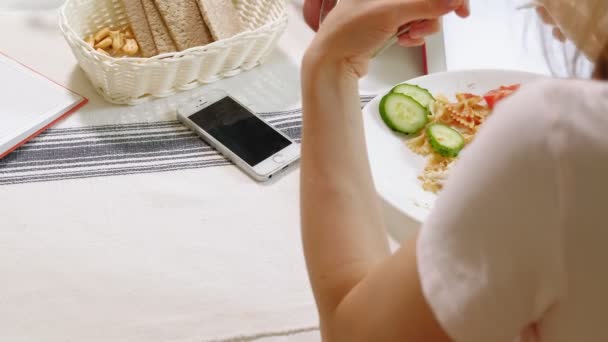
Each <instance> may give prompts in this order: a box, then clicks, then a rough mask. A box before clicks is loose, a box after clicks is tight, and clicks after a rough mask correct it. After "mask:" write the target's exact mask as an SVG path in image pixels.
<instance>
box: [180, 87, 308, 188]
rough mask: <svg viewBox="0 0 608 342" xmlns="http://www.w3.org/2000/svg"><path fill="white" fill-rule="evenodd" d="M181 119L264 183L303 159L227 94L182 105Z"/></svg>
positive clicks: (297, 149) (290, 143) (297, 150)
mask: <svg viewBox="0 0 608 342" xmlns="http://www.w3.org/2000/svg"><path fill="white" fill-rule="evenodd" d="M177 117H178V119H179V120H180V121H181V122H182V123H184V124H185V125H186V126H188V127H189V128H190V129H192V130H193V131H194V132H196V133H197V134H198V135H199V136H200V137H201V138H203V140H205V141H206V142H207V143H209V145H211V146H212V147H214V148H215V149H217V150H218V151H219V152H220V153H221V154H223V155H224V156H225V157H226V158H228V159H230V160H231V161H232V162H233V163H234V164H236V165H237V166H238V167H239V168H241V169H242V170H243V171H244V172H245V173H247V174H248V175H249V176H251V177H252V178H253V179H255V180H257V181H260V182H264V181H267V180H270V179H271V178H272V177H273V176H275V175H277V173H279V172H281V171H284V170H286V169H287V168H288V167H289V166H290V165H292V164H293V163H294V162H296V161H297V160H298V159H300V145H299V144H298V143H296V142H294V141H292V140H291V139H289V137H287V136H286V135H285V134H283V133H282V132H280V131H278V130H276V129H275V128H274V127H272V126H271V125H269V124H268V123H266V122H265V121H264V120H263V119H262V118H260V117H259V116H257V115H256V114H254V113H253V111H251V110H249V109H248V108H247V107H246V106H245V105H243V104H242V103H240V102H239V101H237V100H235V99H234V98H232V97H231V96H229V95H228V94H227V93H226V92H224V91H220V90H214V91H210V92H209V93H207V94H206V95H205V96H203V97H200V98H198V99H196V100H194V101H192V102H191V103H187V104H185V105H183V106H180V107H179V108H178V110H177Z"/></svg>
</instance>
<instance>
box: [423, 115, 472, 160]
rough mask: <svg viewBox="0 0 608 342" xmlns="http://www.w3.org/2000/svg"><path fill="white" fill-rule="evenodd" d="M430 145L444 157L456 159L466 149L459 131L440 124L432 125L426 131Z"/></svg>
mask: <svg viewBox="0 0 608 342" xmlns="http://www.w3.org/2000/svg"><path fill="white" fill-rule="evenodd" d="M426 135H427V136H428V137H429V144H431V147H432V148H433V150H435V152H437V153H438V154H439V155H441V156H442V157H448V158H455V157H458V153H460V151H461V150H462V148H463V147H464V137H463V136H462V134H460V132H458V131H457V130H455V129H453V128H451V127H449V126H446V125H444V124H440V123H434V124H430V125H429V126H428V127H427V129H426Z"/></svg>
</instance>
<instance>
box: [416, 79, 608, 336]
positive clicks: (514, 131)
mask: <svg viewBox="0 0 608 342" xmlns="http://www.w3.org/2000/svg"><path fill="white" fill-rule="evenodd" d="M418 266H419V272H420V276H421V281H422V287H423V291H424V295H425V297H426V298H427V300H428V302H429V303H430V305H431V308H432V309H433V311H434V313H435V315H436V317H437V319H438V320H439V322H440V324H441V325H442V326H443V328H444V329H445V330H446V331H447V332H448V334H449V335H450V336H451V337H452V338H453V339H454V340H456V341H464V342H469V341H480V342H502V341H504V342H513V341H543V342H562V341H574V342H595V341H608V83H602V82H595V81H578V80H548V81H542V82H539V83H535V84H530V85H528V86H525V87H523V88H522V89H521V90H520V91H519V92H518V94H516V95H514V96H512V97H511V98H510V99H507V100H505V101H504V102H503V103H501V104H500V105H499V106H498V107H497V109H496V111H495V113H494V114H493V116H492V117H491V118H490V119H489V120H488V122H487V123H486V124H485V127H484V128H483V129H482V130H481V132H480V133H479V136H478V137H477V139H476V141H475V142H474V143H472V144H471V146H469V147H468V148H467V149H466V150H465V151H464V152H463V153H462V158H461V160H459V161H458V163H457V165H456V166H455V168H454V170H453V173H452V175H451V178H450V180H449V182H448V183H447V185H446V187H445V189H444V190H443V191H442V193H441V195H440V198H439V199H438V202H437V204H436V207H435V209H434V211H433V213H432V214H431V215H430V217H429V219H428V221H427V222H426V223H425V224H424V226H423V228H422V231H421V233H420V237H419V240H418Z"/></svg>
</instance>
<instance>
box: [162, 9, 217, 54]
mask: <svg viewBox="0 0 608 342" xmlns="http://www.w3.org/2000/svg"><path fill="white" fill-rule="evenodd" d="M196 1H197V0H154V2H155V4H156V7H157V8H158V11H159V12H160V15H161V16H162V18H163V20H164V21H165V24H166V25H167V29H168V30H169V34H170V35H171V38H173V41H174V42H175V45H176V46H177V49H178V50H179V51H182V50H186V49H189V48H191V47H194V46H201V45H206V44H208V43H211V42H212V41H213V37H211V33H210V32H209V29H208V28H207V25H206V24H205V21H204V20H203V16H202V15H201V12H200V10H199V8H198V5H197V4H196Z"/></svg>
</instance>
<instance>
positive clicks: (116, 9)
mask: <svg viewBox="0 0 608 342" xmlns="http://www.w3.org/2000/svg"><path fill="white" fill-rule="evenodd" d="M226 1H230V0H226ZM234 3H235V7H236V9H237V11H238V13H239V16H240V18H241V21H242V22H243V25H244V26H245V28H246V30H245V31H244V32H242V33H240V34H238V35H236V36H234V37H232V38H230V39H225V40H219V41H216V42H213V43H211V44H208V45H205V46H201V47H194V48H191V49H188V50H185V51H181V52H175V53H166V54H162V55H158V56H155V57H151V58H113V57H110V56H106V55H104V54H101V53H99V52H97V51H95V50H94V49H93V48H92V47H90V46H89V45H88V44H87V43H86V42H85V41H84V40H83V37H86V36H88V35H91V34H94V33H95V32H97V31H98V30H100V29H102V28H104V27H107V26H110V27H125V26H127V25H128V24H129V22H128V19H127V16H126V14H125V10H124V6H123V2H122V0H67V1H66V2H65V4H64V5H63V6H62V8H61V11H60V19H59V25H60V28H61V31H62V32H63V35H64V37H65V39H66V40H67V42H68V44H69V45H70V48H71V49H72V52H73V53H74V56H76V59H77V60H78V63H79V64H80V66H81V67H82V69H83V70H84V72H85V73H86V75H87V77H88V78H89V79H90V81H91V83H92V84H93V86H94V87H95V88H96V89H97V91H98V92H99V93H100V94H102V95H103V97H104V98H105V99H106V100H107V101H109V102H112V103H118V104H130V105H134V104H138V103H141V102H144V101H147V100H150V99H153V98H155V97H165V96H169V95H172V94H175V93H176V92H178V91H183V90H188V89H192V88H194V87H197V86H199V85H200V84H203V83H211V82H214V81H217V80H219V79H222V78H225V77H230V76H234V75H236V74H239V73H240V72H242V71H244V70H249V69H251V68H253V67H255V66H257V65H259V64H261V63H262V62H263V61H264V58H265V57H266V56H267V55H268V54H269V53H270V51H271V50H272V48H273V47H274V45H275V43H276V42H277V40H278V38H279V37H280V36H281V34H282V33H283V32H284V31H285V28H286V27H287V14H286V12H285V3H284V0H234Z"/></svg>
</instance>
